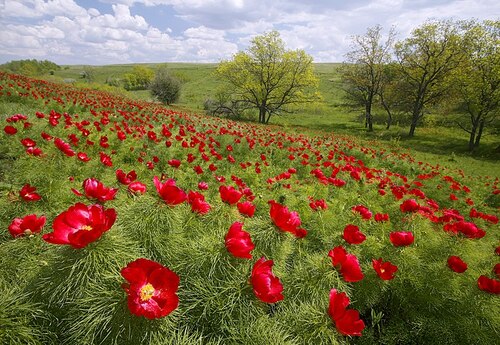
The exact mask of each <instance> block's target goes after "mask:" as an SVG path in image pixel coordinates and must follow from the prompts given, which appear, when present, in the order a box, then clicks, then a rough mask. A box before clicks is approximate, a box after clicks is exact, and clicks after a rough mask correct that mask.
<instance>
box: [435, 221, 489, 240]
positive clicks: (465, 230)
mask: <svg viewBox="0 0 500 345" xmlns="http://www.w3.org/2000/svg"><path fill="white" fill-rule="evenodd" d="M443 228H444V230H445V231H449V232H452V233H455V234H457V233H459V232H461V233H462V234H464V235H465V237H467V238H471V239H477V238H483V237H484V236H485V235H486V231H484V230H483V229H480V228H478V227H477V225H476V224H474V223H472V222H465V221H463V220H461V221H458V222H455V223H449V224H445V225H444V227H443Z"/></svg>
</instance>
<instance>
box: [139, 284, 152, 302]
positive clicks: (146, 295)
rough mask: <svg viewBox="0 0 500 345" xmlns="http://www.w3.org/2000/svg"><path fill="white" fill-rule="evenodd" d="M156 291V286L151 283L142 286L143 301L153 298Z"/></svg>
mask: <svg viewBox="0 0 500 345" xmlns="http://www.w3.org/2000/svg"><path fill="white" fill-rule="evenodd" d="M154 293H155V288H154V287H153V285H151V284H150V283H147V284H146V285H144V286H143V287H142V288H141V292H140V295H141V301H143V302H145V301H148V300H149V299H151V297H153V295H154Z"/></svg>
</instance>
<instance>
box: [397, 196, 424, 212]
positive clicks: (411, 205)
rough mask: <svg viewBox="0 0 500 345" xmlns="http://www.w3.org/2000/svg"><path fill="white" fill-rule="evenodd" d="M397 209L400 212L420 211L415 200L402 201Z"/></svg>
mask: <svg viewBox="0 0 500 345" xmlns="http://www.w3.org/2000/svg"><path fill="white" fill-rule="evenodd" d="M399 209H400V210H401V212H416V211H418V210H419V209H420V205H419V204H418V202H417V201H416V200H415V199H408V200H405V201H403V203H402V204H401V205H400V206H399Z"/></svg>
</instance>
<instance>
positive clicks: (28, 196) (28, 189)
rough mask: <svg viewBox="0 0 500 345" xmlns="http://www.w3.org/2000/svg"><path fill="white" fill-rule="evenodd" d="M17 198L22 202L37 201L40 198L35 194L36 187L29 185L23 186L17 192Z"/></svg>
mask: <svg viewBox="0 0 500 345" xmlns="http://www.w3.org/2000/svg"><path fill="white" fill-rule="evenodd" d="M19 196H20V197H21V198H22V199H23V200H24V201H38V200H40V199H41V198H42V197H41V196H40V194H38V193H37V192H36V187H33V186H32V185H30V184H29V183H27V184H25V185H24V186H23V188H21V190H20V191H19Z"/></svg>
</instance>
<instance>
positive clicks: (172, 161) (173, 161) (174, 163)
mask: <svg viewBox="0 0 500 345" xmlns="http://www.w3.org/2000/svg"><path fill="white" fill-rule="evenodd" d="M167 163H168V165H170V166H171V167H174V168H178V167H179V166H180V165H181V161H180V160H178V159H170V160H169V161H168V162H167Z"/></svg>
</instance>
